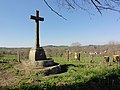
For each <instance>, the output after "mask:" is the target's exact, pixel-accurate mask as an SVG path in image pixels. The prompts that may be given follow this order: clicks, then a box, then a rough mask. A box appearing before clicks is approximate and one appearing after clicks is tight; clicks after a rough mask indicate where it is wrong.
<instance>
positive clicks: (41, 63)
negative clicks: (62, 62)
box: [31, 60, 56, 68]
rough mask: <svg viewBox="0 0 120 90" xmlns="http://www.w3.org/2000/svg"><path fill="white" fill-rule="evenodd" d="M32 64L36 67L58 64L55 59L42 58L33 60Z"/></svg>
mask: <svg viewBox="0 0 120 90" xmlns="http://www.w3.org/2000/svg"><path fill="white" fill-rule="evenodd" d="M31 64H32V65H33V66H34V67H35V68H42V67H50V66H54V65H56V63H55V62H54V61H53V60H40V61H34V62H33V61H32V62H31Z"/></svg>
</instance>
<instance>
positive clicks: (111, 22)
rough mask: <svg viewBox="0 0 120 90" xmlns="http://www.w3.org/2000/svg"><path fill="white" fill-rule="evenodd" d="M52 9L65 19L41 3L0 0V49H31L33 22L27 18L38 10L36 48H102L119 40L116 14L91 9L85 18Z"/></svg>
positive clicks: (37, 0)
mask: <svg viewBox="0 0 120 90" xmlns="http://www.w3.org/2000/svg"><path fill="white" fill-rule="evenodd" d="M50 5H51V6H53V8H54V9H55V10H57V11H58V12H59V13H60V14H62V15H63V16H64V17H65V18H66V19H67V20H64V19H62V18H60V17H59V16H58V15H56V14H55V13H54V12H52V11H51V10H50V9H49V8H48V7H47V6H46V4H45V3H44V2H43V0H10V1H8V0H1V1H0V47H33V46H34V43H35V22H34V20H30V15H34V14H35V10H39V11H40V16H41V17H44V19H45V20H44V21H43V22H40V45H41V46H46V45H57V46H59V45H71V43H74V42H79V43H81V45H91V44H92V45H103V44H106V43H108V42H109V41H117V42H119V41H120V19H119V18H120V14H119V13H117V12H112V11H111V12H109V11H103V15H102V16H101V15H100V14H99V13H98V12H97V11H95V10H93V14H94V15H89V14H88V13H86V12H85V11H82V10H78V9H77V10H75V11H73V10H70V11H68V10H66V9H64V8H62V9H61V8H57V7H58V6H57V5H56V4H55V3H50Z"/></svg>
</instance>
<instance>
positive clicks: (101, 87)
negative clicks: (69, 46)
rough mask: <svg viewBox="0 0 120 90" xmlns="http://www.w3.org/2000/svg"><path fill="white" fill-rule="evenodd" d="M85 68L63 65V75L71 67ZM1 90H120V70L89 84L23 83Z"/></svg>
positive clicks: (0, 89)
mask: <svg viewBox="0 0 120 90" xmlns="http://www.w3.org/2000/svg"><path fill="white" fill-rule="evenodd" d="M71 66H73V67H84V66H83V65H82V66H81V65H79V66H76V65H74V64H64V65H61V68H62V73H64V72H67V71H68V68H69V67H71ZM0 90H120V70H118V73H116V74H114V73H113V74H109V75H108V76H102V75H101V76H100V77H99V76H96V77H93V78H91V79H90V80H89V81H87V82H83V83H77V82H75V83H72V84H69V85H68V84H63V83H59V84H57V85H56V84H54V85H51V84H48V83H32V84H28V83H23V84H22V85H20V87H19V88H12V89H10V88H8V87H0Z"/></svg>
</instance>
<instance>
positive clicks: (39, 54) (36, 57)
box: [29, 47, 46, 61]
mask: <svg viewBox="0 0 120 90" xmlns="http://www.w3.org/2000/svg"><path fill="white" fill-rule="evenodd" d="M29 60H31V61H41V60H46V55H45V51H44V49H43V48H42V47H38V48H35V47H33V48H31V50H30V53H29Z"/></svg>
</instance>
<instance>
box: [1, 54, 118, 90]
mask: <svg viewBox="0 0 120 90" xmlns="http://www.w3.org/2000/svg"><path fill="white" fill-rule="evenodd" d="M53 59H54V60H55V62H58V63H60V64H61V69H62V73H60V74H53V75H49V76H44V74H42V73H30V74H29V75H26V76H24V77H22V78H20V81H19V83H18V86H17V87H10V88H11V89H19V90H33V89H34V90H83V89H84V90H119V88H120V66H119V65H118V64H114V63H112V62H111V61H112V60H110V63H111V65H107V64H104V63H103V57H100V56H96V57H94V60H93V61H94V62H93V63H92V64H90V63H89V61H90V60H91V58H90V57H81V61H76V60H74V59H71V60H69V61H68V60H67V59H65V58H64V57H53ZM18 73H19V72H17V73H16V74H18ZM18 78H19V76H18ZM1 88H4V87H1Z"/></svg>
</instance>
